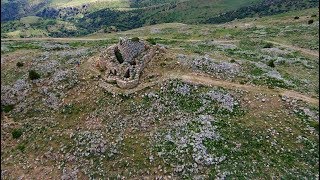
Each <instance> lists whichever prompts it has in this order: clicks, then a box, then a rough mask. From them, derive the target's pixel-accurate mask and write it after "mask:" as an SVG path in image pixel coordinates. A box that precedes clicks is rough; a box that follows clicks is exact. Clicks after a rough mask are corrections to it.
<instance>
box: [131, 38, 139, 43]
mask: <svg viewBox="0 0 320 180" xmlns="http://www.w3.org/2000/svg"><path fill="white" fill-rule="evenodd" d="M131 41H133V42H139V41H140V39H139V38H138V37H134V38H131Z"/></svg>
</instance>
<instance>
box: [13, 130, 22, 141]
mask: <svg viewBox="0 0 320 180" xmlns="http://www.w3.org/2000/svg"><path fill="white" fill-rule="evenodd" d="M11 134H12V137H13V138H14V139H18V138H19V137H20V136H21V135H22V130H21V129H14V130H13V131H12V132H11Z"/></svg>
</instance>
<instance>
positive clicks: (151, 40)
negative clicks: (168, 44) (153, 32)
mask: <svg viewBox="0 0 320 180" xmlns="http://www.w3.org/2000/svg"><path fill="white" fill-rule="evenodd" d="M147 41H148V42H149V43H150V44H152V45H156V44H157V42H156V40H155V39H154V38H148V39H147Z"/></svg>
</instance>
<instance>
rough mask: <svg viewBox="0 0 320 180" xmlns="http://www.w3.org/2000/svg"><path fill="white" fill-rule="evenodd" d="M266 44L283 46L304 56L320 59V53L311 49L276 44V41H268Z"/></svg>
mask: <svg viewBox="0 0 320 180" xmlns="http://www.w3.org/2000/svg"><path fill="white" fill-rule="evenodd" d="M266 42H269V43H273V44H276V45H279V46H282V47H285V48H288V49H293V50H296V51H300V52H301V53H303V54H308V55H311V56H314V57H318V58H319V51H314V50H310V49H304V48H300V47H296V46H291V45H287V44H282V43H279V42H275V41H266Z"/></svg>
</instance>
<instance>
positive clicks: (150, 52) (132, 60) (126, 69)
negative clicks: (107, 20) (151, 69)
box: [97, 38, 157, 89]
mask: <svg viewBox="0 0 320 180" xmlns="http://www.w3.org/2000/svg"><path fill="white" fill-rule="evenodd" d="M156 51H157V47H156V46H152V45H149V44H148V43H147V42H145V41H143V40H135V41H133V40H130V39H126V38H120V41H119V43H118V44H115V45H112V46H110V47H109V48H107V49H106V50H105V51H104V52H102V53H101V55H100V56H99V60H98V63H97V66H98V67H99V68H100V69H102V70H104V71H105V76H104V77H103V78H104V79H105V80H106V82H109V83H116V84H117V85H118V86H119V87H120V88H125V89H129V88H134V87H136V86H137V85H138V84H139V80H140V75H141V73H142V72H143V70H144V68H145V67H146V65H147V64H148V62H150V61H151V59H152V58H153V57H154V56H155V53H156Z"/></svg>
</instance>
